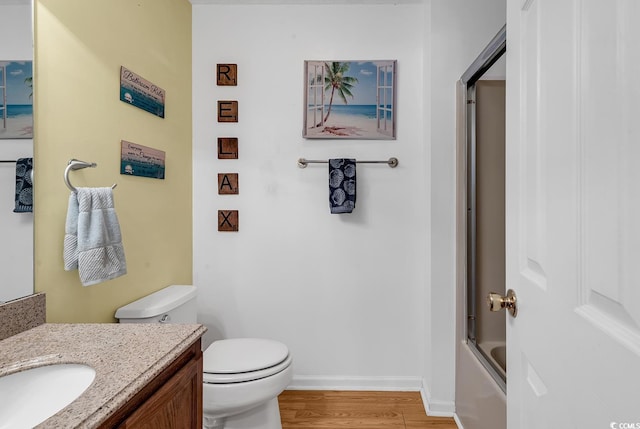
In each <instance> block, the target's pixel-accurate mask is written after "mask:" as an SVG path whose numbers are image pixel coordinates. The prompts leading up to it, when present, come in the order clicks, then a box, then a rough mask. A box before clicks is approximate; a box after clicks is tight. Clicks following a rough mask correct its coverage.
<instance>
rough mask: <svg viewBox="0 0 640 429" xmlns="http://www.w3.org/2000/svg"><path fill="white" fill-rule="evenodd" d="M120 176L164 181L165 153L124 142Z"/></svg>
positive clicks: (122, 144)
mask: <svg viewBox="0 0 640 429" xmlns="http://www.w3.org/2000/svg"><path fill="white" fill-rule="evenodd" d="M120 159H121V160H120V174H126V175H129V176H142V177H151V178H153V179H164V159H165V152H164V151H162V150H158V149H154V148H151V147H147V146H142V145H139V144H136V143H131V142H128V141H125V140H122V143H121V158H120Z"/></svg>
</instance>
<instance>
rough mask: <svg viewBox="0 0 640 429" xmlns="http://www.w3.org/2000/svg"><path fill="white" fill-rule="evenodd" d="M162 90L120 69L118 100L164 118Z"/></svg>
mask: <svg viewBox="0 0 640 429" xmlns="http://www.w3.org/2000/svg"><path fill="white" fill-rule="evenodd" d="M164 96H165V92H164V89H162V88H160V87H158V86H156V85H154V84H153V83H151V82H149V81H148V80H146V79H144V78H143V77H141V76H139V75H137V74H135V73H134V72H132V71H131V70H129V69H127V68H125V67H120V100H122V101H124V102H125V103H129V104H131V105H132V106H136V107H137V108H139V109H142V110H146V111H147V112H149V113H153V114H154V115H156V116H159V117H161V118H164Z"/></svg>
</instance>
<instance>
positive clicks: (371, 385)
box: [287, 375, 422, 392]
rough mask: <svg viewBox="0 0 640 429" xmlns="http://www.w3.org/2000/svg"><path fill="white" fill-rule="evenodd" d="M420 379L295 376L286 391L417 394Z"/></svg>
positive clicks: (420, 383)
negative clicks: (372, 391)
mask: <svg viewBox="0 0 640 429" xmlns="http://www.w3.org/2000/svg"><path fill="white" fill-rule="evenodd" d="M421 388H422V378H421V377H351V376H348V377H347V376H345V377H339V376H308V375H296V376H294V377H293V380H292V381H291V383H290V384H289V386H288V387H287V390H388V391H404V392H419V391H420V389H421Z"/></svg>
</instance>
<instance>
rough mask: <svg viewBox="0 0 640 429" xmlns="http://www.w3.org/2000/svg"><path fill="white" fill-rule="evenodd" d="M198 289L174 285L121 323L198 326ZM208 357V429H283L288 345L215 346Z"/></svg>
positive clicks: (242, 342) (124, 311) (121, 312)
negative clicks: (281, 396) (280, 397)
mask: <svg viewBox="0 0 640 429" xmlns="http://www.w3.org/2000/svg"><path fill="white" fill-rule="evenodd" d="M195 303H196V288H195V286H182V285H174V286H169V287H166V288H164V289H162V290H159V291H158V292H155V293H153V294H151V295H148V296H146V297H143V298H141V299H139V300H137V301H134V302H132V303H130V304H127V305H125V306H124V307H121V308H119V309H118V310H117V311H116V314H115V316H116V318H117V319H119V321H120V323H158V322H160V323H196V304H195ZM202 354H203V389H202V408H203V424H204V427H205V428H207V429H282V424H281V422H280V411H279V407H278V395H279V394H280V393H281V392H282V391H283V390H284V389H285V388H286V387H287V385H288V384H289V383H290V382H291V377H292V366H291V363H292V358H291V355H290V354H289V350H288V348H287V346H286V345H284V344H282V343H280V342H278V341H273V340H268V339H262V338H232V339H225V340H219V341H215V342H214V343H213V344H211V345H210V346H209V347H208V348H207V349H206V350H204V351H203V352H202Z"/></svg>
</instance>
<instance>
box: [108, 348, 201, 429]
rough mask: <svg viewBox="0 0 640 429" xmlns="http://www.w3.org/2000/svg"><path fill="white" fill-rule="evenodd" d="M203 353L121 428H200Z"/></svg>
mask: <svg viewBox="0 0 640 429" xmlns="http://www.w3.org/2000/svg"><path fill="white" fill-rule="evenodd" d="M199 398H202V354H200V355H199V356H198V357H197V358H196V359H192V360H190V361H189V362H187V363H186V364H185V365H184V366H183V367H182V368H181V369H180V370H179V371H178V372H177V373H176V374H175V375H173V377H171V378H170V379H169V380H168V381H167V382H166V383H165V384H164V385H163V386H162V387H160V388H159V389H158V390H157V391H156V392H155V393H153V395H151V396H150V397H149V398H148V399H147V400H146V401H145V402H144V403H142V404H141V405H140V406H139V407H138V408H137V409H136V410H135V411H134V412H133V413H131V414H130V415H129V416H128V417H127V418H126V420H125V421H123V422H122V423H121V424H120V425H119V426H118V428H120V429H174V428H175V429H183V428H184V429H187V428H191V429H201V428H202V400H201V399H199Z"/></svg>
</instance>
